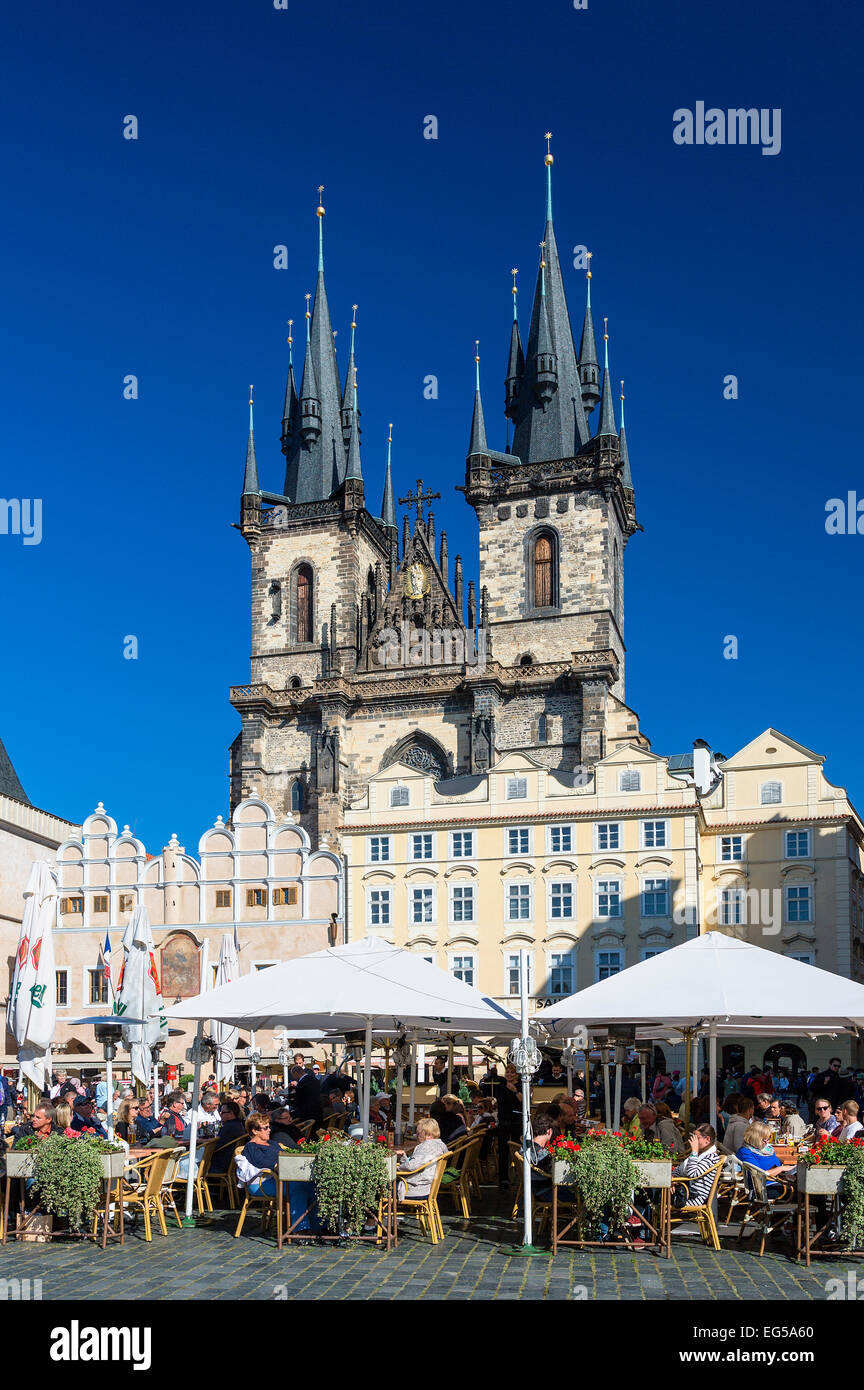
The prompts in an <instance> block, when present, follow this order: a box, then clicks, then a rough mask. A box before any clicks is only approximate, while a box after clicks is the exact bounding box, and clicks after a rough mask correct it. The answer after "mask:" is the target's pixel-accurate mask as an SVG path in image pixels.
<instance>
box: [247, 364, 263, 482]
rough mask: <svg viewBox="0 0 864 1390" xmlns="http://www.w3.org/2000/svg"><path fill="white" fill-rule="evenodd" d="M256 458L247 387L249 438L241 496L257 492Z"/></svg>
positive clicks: (250, 404) (250, 391) (250, 402)
mask: <svg viewBox="0 0 864 1390" xmlns="http://www.w3.org/2000/svg"><path fill="white" fill-rule="evenodd" d="M260 491H261V489H260V487H259V485H258V460H257V458H256V457H255V422H254V420H253V417H252V387H251V386H250V387H249V439H248V442H247V444H246V472H245V474H244V476H243V496H244V497H245V496H246V494H247V493H250V492H251V493H258V492H260Z"/></svg>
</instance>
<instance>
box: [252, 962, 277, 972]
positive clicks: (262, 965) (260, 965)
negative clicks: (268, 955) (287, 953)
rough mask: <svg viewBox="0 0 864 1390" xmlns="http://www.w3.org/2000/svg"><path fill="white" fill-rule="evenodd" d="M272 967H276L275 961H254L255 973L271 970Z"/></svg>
mask: <svg viewBox="0 0 864 1390" xmlns="http://www.w3.org/2000/svg"><path fill="white" fill-rule="evenodd" d="M274 965H276V961H275V960H256V962H255V969H256V971H257V970H272V968H273V966H274Z"/></svg>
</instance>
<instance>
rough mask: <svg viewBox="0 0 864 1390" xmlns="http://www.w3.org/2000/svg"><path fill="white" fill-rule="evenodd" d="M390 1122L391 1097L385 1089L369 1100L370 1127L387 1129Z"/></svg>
mask: <svg viewBox="0 0 864 1390" xmlns="http://www.w3.org/2000/svg"><path fill="white" fill-rule="evenodd" d="M389 1124H390V1097H389V1096H388V1095H387V1094H386V1093H385V1092H383V1091H379V1092H378V1094H377V1095H375V1096H372V1098H371V1099H370V1101H369V1127H370V1129H371V1128H372V1127H373V1126H374V1128H375V1129H380V1130H385V1131H386V1129H387V1127H388V1126H389Z"/></svg>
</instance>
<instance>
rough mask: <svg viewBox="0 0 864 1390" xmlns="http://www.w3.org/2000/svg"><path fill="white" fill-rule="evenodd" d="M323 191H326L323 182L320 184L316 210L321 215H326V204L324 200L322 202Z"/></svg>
mask: <svg viewBox="0 0 864 1390" xmlns="http://www.w3.org/2000/svg"><path fill="white" fill-rule="evenodd" d="M323 192H324V185H323V183H319V185H318V206H317V208H316V209H315V211H316V212H317V214H318V216H319V217H323V216H324V204H323V202H322V200H321V195H322V194H323Z"/></svg>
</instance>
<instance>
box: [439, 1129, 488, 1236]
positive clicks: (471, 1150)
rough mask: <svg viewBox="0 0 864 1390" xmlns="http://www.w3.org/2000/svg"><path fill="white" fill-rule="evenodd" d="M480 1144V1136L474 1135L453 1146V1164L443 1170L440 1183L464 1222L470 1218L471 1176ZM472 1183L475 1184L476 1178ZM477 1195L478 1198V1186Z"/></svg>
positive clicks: (481, 1140)
mask: <svg viewBox="0 0 864 1390" xmlns="http://www.w3.org/2000/svg"><path fill="white" fill-rule="evenodd" d="M482 1142H483V1136H482V1134H475V1135H471V1136H470V1137H468V1138H466V1139H464V1140H460V1141H459V1142H458V1143H457V1144H454V1145H453V1149H452V1153H453V1156H454V1157H453V1162H452V1163H451V1164H450V1165H449V1166H448V1167H447V1168H445V1170H444V1176H443V1178H442V1181H441V1187H442V1191H443V1192H444V1193H446V1194H447V1196H449V1197H452V1198H453V1204H454V1206H455V1207H457V1209H459V1208H461V1211H462V1216H463V1217H464V1219H465V1220H466V1221H468V1220H469V1219H470V1216H471V1190H472V1174H473V1173H474V1171H475V1169H476V1166H477V1158H478V1156H479V1153H480V1145H481V1144H482ZM473 1181H474V1182H476V1178H474V1179H473ZM477 1195H478V1197H479V1185H478V1186H477Z"/></svg>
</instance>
